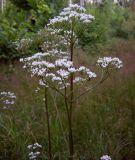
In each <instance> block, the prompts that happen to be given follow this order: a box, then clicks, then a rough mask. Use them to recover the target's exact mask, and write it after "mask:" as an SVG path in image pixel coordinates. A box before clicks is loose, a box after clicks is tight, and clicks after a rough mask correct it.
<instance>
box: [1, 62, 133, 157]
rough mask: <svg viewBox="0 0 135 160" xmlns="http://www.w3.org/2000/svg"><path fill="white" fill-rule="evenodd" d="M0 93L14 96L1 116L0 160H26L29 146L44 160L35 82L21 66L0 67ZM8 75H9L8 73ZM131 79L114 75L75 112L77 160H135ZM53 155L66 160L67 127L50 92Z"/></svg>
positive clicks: (41, 104) (44, 141)
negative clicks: (103, 159) (39, 148)
mask: <svg viewBox="0 0 135 160" xmlns="http://www.w3.org/2000/svg"><path fill="white" fill-rule="evenodd" d="M0 70H1V74H0V80H1V83H0V91H3V90H7V91H8V90H10V91H13V92H15V93H16V95H17V102H16V104H15V106H14V107H13V109H11V110H9V111H8V110H7V111H6V110H1V111H0V160H26V159H28V151H27V145H28V144H32V143H34V142H38V143H40V144H42V145H43V149H42V158H40V159H46V155H47V151H48V146H47V130H46V117H45V110H44V102H43V93H42V92H41V93H35V89H36V87H37V80H36V79H31V78H30V77H29V75H28V73H26V72H25V71H24V70H22V69H21V65H20V64H19V63H16V64H15V68H14V69H13V68H12V67H11V66H10V70H9V67H7V65H6V66H5V64H3V65H1V68H0ZM9 71H10V72H9ZM134 95H135V76H130V78H126V76H125V75H123V74H119V73H118V74H114V76H112V77H110V78H109V79H108V80H107V81H106V82H105V83H104V84H103V85H102V86H100V87H99V88H98V89H97V90H96V91H94V92H93V93H91V94H88V95H87V96H85V97H82V98H81V99H80V100H78V101H77V102H76V105H75V108H74V117H73V118H74V121H73V122H74V123H73V126H74V127H73V134H74V142H75V150H76V155H77V159H78V160H97V159H99V157H101V156H102V155H104V154H108V155H110V156H111V157H112V159H113V160H123V159H125V160H130V159H131V160H134V159H135V158H134V157H135V152H134V151H135V141H134V139H135V126H134V121H135V116H134V115H135V107H134V105H135V98H134ZM49 97H50V98H49V100H50V106H49V112H50V113H51V133H52V139H53V140H52V142H53V154H54V157H55V159H56V160H57V159H58V160H66V158H65V157H66V155H67V154H68V149H67V121H66V117H65V116H66V115H65V109H64V107H63V106H64V103H63V101H62V99H61V97H60V96H59V95H58V94H56V93H54V92H52V91H51V92H50V95H49Z"/></svg>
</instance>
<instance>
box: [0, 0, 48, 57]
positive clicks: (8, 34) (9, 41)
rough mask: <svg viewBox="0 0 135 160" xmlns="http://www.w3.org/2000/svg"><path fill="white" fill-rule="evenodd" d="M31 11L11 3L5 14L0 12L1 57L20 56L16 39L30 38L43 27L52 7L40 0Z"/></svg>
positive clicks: (32, 4) (33, 4)
mask: <svg viewBox="0 0 135 160" xmlns="http://www.w3.org/2000/svg"><path fill="white" fill-rule="evenodd" d="M32 2H33V1H31V0H30V1H29V3H30V4H31V6H33V8H34V6H35V8H34V9H31V10H30V11H24V10H21V9H18V8H16V7H15V6H14V5H12V4H10V5H9V6H8V7H7V9H6V10H5V12H4V13H3V14H0V24H1V26H0V59H14V58H17V57H20V55H19V53H18V51H17V50H16V47H17V46H16V43H15V42H16V41H18V39H22V38H28V39H29V38H30V37H31V36H32V35H33V34H34V33H35V32H37V31H38V30H39V29H41V28H43V27H44V26H45V24H46V23H47V21H48V19H49V17H50V16H51V10H50V8H49V7H48V6H47V5H46V4H45V3H44V1H40V2H39V3H37V4H36V5H35V3H32Z"/></svg>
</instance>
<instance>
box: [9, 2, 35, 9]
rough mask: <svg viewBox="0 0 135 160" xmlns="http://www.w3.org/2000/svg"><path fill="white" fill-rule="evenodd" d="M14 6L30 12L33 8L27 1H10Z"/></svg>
mask: <svg viewBox="0 0 135 160" xmlns="http://www.w3.org/2000/svg"><path fill="white" fill-rule="evenodd" d="M10 1H11V2H12V3H13V4H15V5H16V6H17V7H18V8H21V9H23V10H30V9H32V6H31V5H30V4H29V2H28V1H27V0H10Z"/></svg>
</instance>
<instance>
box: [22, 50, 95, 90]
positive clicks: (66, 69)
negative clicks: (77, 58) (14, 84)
mask: <svg viewBox="0 0 135 160" xmlns="http://www.w3.org/2000/svg"><path fill="white" fill-rule="evenodd" d="M46 55H47V54H46V53H36V54H35V55H33V56H31V57H28V58H24V59H21V60H20V61H21V62H24V68H29V69H30V72H31V75H32V76H38V77H40V80H39V84H40V85H41V86H46V87H47V86H49V84H48V83H47V82H51V83H55V85H57V86H58V88H61V89H62V88H63V87H67V86H69V78H70V76H71V74H72V75H73V77H74V80H73V82H74V83H79V82H84V81H87V80H89V79H92V78H95V77H96V74H95V73H94V72H91V71H90V70H89V69H88V68H86V67H84V66H81V67H79V68H77V67H75V66H74V64H73V62H72V61H70V60H68V59H67V58H56V59H54V57H53V58H51V57H49V59H51V60H50V61H49V60H44V59H45V58H46Z"/></svg>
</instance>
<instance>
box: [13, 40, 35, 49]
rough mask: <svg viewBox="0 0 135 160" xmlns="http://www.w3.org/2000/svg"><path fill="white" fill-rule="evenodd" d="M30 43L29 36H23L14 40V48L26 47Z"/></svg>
mask: <svg viewBox="0 0 135 160" xmlns="http://www.w3.org/2000/svg"><path fill="white" fill-rule="evenodd" d="M31 44H32V40H31V39H30V38H27V39H26V38H23V39H21V40H18V41H16V42H15V45H16V49H17V50H19V51H23V50H26V49H28V48H29V47H30V45H31Z"/></svg>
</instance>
